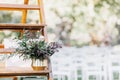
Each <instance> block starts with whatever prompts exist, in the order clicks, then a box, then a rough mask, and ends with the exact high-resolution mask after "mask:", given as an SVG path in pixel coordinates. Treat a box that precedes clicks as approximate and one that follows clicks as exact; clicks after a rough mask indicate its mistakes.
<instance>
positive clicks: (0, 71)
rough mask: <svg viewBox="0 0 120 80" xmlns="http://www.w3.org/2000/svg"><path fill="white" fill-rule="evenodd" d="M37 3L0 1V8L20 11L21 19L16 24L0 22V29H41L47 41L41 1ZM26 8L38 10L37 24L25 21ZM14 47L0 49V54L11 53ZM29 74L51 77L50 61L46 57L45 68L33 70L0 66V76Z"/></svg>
mask: <svg viewBox="0 0 120 80" xmlns="http://www.w3.org/2000/svg"><path fill="white" fill-rule="evenodd" d="M37 1H38V5H29V4H28V3H29V0H24V4H4V3H0V10H7V11H8V10H11V11H22V19H21V23H17V24H8V23H7V24H5V23H0V30H3V29H8V30H19V31H20V32H21V30H24V29H25V30H27V29H28V30H42V31H41V32H42V35H43V36H44V38H45V40H46V41H47V33H46V24H45V19H44V7H43V1H42V0H37ZM28 10H38V11H39V19H40V23H39V24H30V23H26V19H27V12H28ZM13 51H14V49H0V54H9V53H12V52H13ZM31 75H37V76H38V75H39V76H42V75H44V76H46V77H47V79H48V80H53V79H52V71H51V63H50V60H49V59H48V68H47V70H43V71H34V70H32V69H31V68H18V67H17V68H16V67H11V68H10V67H9V68H7V67H5V68H1V67H0V78H1V77H13V80H17V78H16V76H31Z"/></svg>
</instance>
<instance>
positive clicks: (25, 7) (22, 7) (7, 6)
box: [0, 4, 40, 10]
mask: <svg viewBox="0 0 120 80" xmlns="http://www.w3.org/2000/svg"><path fill="white" fill-rule="evenodd" d="M0 10H40V6H38V5H27V4H0Z"/></svg>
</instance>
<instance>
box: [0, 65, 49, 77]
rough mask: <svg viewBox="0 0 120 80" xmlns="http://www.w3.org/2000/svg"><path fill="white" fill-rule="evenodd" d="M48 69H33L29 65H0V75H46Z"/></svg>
mask: <svg viewBox="0 0 120 80" xmlns="http://www.w3.org/2000/svg"><path fill="white" fill-rule="evenodd" d="M48 74H49V70H41V71H35V70H33V69H32V68H31V67H14V66H13V67H1V68H0V77H3V76H33V75H38V76H40V75H44V76H45V75H48Z"/></svg>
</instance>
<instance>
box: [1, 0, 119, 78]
mask: <svg viewBox="0 0 120 80" xmlns="http://www.w3.org/2000/svg"><path fill="white" fill-rule="evenodd" d="M36 1H37V0H30V4H36V3H37V2H36ZM43 1H44V11H45V20H46V24H47V34H48V40H49V42H51V41H58V42H61V43H62V44H63V45H64V46H63V48H62V49H61V50H60V52H59V53H57V54H55V55H53V56H52V57H51V60H52V65H53V75H54V79H55V80H120V62H119V60H120V50H119V48H120V14H119V13H120V0H64V1H63V0H43ZM0 3H18V4H23V0H0ZM38 14H39V13H38V12H37V11H29V13H28V16H27V22H28V23H38V22H39V16H36V15H38ZM21 16H22V13H21V12H16V11H0V23H19V22H20V21H21ZM15 36H19V33H16V32H12V31H8V30H3V31H0V43H3V42H4V39H6V38H13V37H15ZM64 58H65V59H64ZM90 61H91V62H90ZM59 63H61V64H59ZM63 63H64V64H63ZM61 65H63V66H61ZM114 65H115V66H114ZM59 68H63V69H59ZM66 68H67V69H66ZM71 75H72V76H71ZM33 80H35V79H33ZM36 80H37V79H36Z"/></svg>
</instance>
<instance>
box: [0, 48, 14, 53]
mask: <svg viewBox="0 0 120 80" xmlns="http://www.w3.org/2000/svg"><path fill="white" fill-rule="evenodd" d="M14 51H15V49H13V48H11V49H5V48H3V49H2V48H0V54H10V53H13V52H14Z"/></svg>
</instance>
